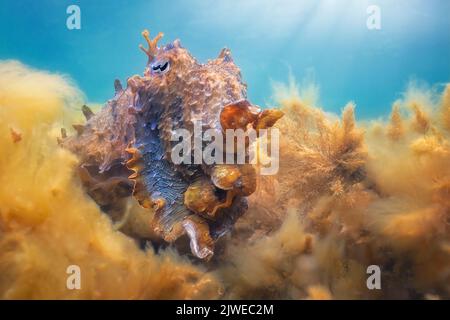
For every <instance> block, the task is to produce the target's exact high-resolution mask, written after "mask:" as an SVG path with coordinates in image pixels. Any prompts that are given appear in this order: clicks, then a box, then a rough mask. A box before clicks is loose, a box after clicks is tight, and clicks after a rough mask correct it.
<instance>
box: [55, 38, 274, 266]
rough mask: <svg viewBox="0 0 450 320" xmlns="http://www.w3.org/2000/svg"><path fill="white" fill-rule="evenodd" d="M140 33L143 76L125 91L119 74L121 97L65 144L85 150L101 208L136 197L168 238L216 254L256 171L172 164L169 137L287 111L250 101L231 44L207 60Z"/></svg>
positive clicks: (89, 181)
mask: <svg viewBox="0 0 450 320" xmlns="http://www.w3.org/2000/svg"><path fill="white" fill-rule="evenodd" d="M142 34H143V36H144V38H145V39H146V41H147V44H148V48H144V47H143V46H141V49H142V50H143V51H144V52H145V53H146V54H147V56H148V63H147V67H146V69H145V71H144V75H143V76H138V75H135V76H132V77H130V78H129V79H128V81H127V87H126V88H123V87H122V85H121V84H120V82H119V81H117V80H116V82H115V83H114V86H115V95H114V97H113V98H112V99H111V100H109V101H108V103H107V104H106V105H105V106H104V107H103V108H102V110H101V111H100V112H98V113H97V114H93V113H92V112H91V111H90V110H89V108H88V107H86V106H84V107H83V113H84V115H85V116H86V119H87V122H86V124H85V125H75V126H74V128H75V129H76V131H77V134H76V135H73V136H69V137H67V136H66V134H65V131H63V134H62V139H61V140H60V143H61V145H62V146H63V147H65V148H67V149H69V150H71V151H72V152H74V153H76V154H77V155H78V156H79V158H80V160H81V164H80V170H79V172H80V177H81V180H82V182H83V184H84V185H85V187H86V188H87V192H88V194H89V195H90V196H91V197H92V198H93V199H94V200H95V201H96V202H97V203H99V205H100V206H102V208H103V209H105V210H111V208H114V207H120V205H119V204H120V201H121V199H123V198H124V197H128V196H129V195H131V194H133V195H134V196H135V197H136V199H137V200H138V201H139V203H140V204H141V205H142V206H143V207H145V208H149V209H150V208H151V209H153V210H154V212H155V214H154V216H153V218H152V220H151V221H149V223H148V227H149V228H151V229H152V230H153V231H154V232H155V233H156V234H157V235H158V236H159V237H160V238H161V239H163V240H164V241H167V242H174V241H175V240H176V239H178V238H179V237H181V236H182V235H187V236H188V237H189V239H190V247H191V251H192V253H193V254H194V255H195V256H196V257H198V258H201V259H209V258H211V256H212V255H213V253H214V243H215V241H216V240H217V239H218V238H219V237H221V236H222V235H223V234H225V233H226V232H227V231H229V230H230V229H231V228H232V226H233V225H234V223H235V222H236V220H237V219H238V218H239V217H240V216H241V215H242V214H244V212H245V211H246V210H247V201H246V197H247V196H249V195H250V194H252V193H253V192H254V190H255V188H256V171H255V169H254V168H253V166H252V165H250V164H239V165H238V164H235V165H234V164H209V165H207V164H205V163H202V164H174V162H173V161H172V158H171V151H172V148H173V147H174V146H175V145H176V144H177V143H179V141H171V135H172V133H173V132H175V130H177V129H186V130H189V132H191V133H193V132H194V123H195V122H197V121H201V124H202V127H201V130H202V132H204V131H205V130H207V129H212V130H214V131H215V132H217V133H218V134H223V136H224V137H225V134H224V132H225V130H226V129H243V130H244V131H245V130H248V129H250V128H252V129H256V130H259V129H262V128H268V127H271V126H272V125H273V124H274V123H275V121H276V120H277V119H279V118H280V117H281V116H282V113H281V112H280V111H278V110H276V109H274V110H267V109H266V110H264V111H261V110H260V109H259V108H258V107H256V106H253V105H252V104H251V103H250V102H248V101H247V94H246V85H245V84H244V83H243V82H242V79H241V73H240V70H239V68H238V67H237V66H236V65H235V64H234V62H233V59H232V58H231V55H230V51H229V50H228V49H223V50H222V51H221V52H220V54H219V56H218V57H217V58H216V59H214V60H210V61H208V62H207V63H205V64H201V63H198V62H197V61H196V60H195V58H194V57H193V56H192V55H191V54H190V53H189V52H188V51H187V50H186V49H185V48H183V47H182V46H181V44H180V42H179V40H175V41H174V42H172V43H169V44H167V45H166V46H163V47H158V46H157V41H158V40H159V39H160V38H161V37H162V34H161V33H160V34H158V35H157V36H156V37H155V38H154V39H153V40H152V39H150V38H149V32H148V31H146V30H145V31H144V32H143V33H142ZM192 140H193V139H192ZM191 143H192V144H193V141H192V142H191ZM225 143H226V141H225V139H224V142H223V148H222V151H221V152H224V153H225V149H226V148H225ZM192 157H194V155H192ZM224 159H225V157H224ZM191 163H194V162H191Z"/></svg>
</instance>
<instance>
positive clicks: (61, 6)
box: [0, 0, 450, 118]
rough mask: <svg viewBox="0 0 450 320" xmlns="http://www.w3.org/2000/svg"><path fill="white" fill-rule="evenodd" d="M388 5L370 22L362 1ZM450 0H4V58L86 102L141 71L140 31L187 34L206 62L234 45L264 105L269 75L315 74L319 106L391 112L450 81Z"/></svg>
mask: <svg viewBox="0 0 450 320" xmlns="http://www.w3.org/2000/svg"><path fill="white" fill-rule="evenodd" d="M70 4H77V5H79V6H80V8H81V30H68V29H67V27H66V19H67V17H68V15H67V14H66V8H67V6H68V5H70ZM369 4H375V5H378V6H379V7H380V9H381V30H368V29H367V27H366V19H367V18H368V14H367V13H366V8H367V6H368V5H369ZM449 17H450V1H447V0H420V1H419V0H395V1H394V0H385V1H381V0H379V1H376V0H373V1H365V0H322V1H320V0H315V1H314V0H307V1H306V0H305V1H301V0H290V1H288V0H284V1H276V0H241V1H231V0H221V1H217V0H215V1H210V0H201V1H200V0H190V1H181V0H171V1H162V0H161V1H148V0H147V1H145V0H135V1H125V0H114V1H112V0H82V1H75V0H72V1H69V0H39V1H32V0H29V1H24V0H22V1H20V0H0V59H18V60H20V61H22V62H24V63H25V64H28V65H30V66H33V67H35V68H39V69H46V70H50V71H56V72H60V73H64V74H68V75H70V77H71V78H73V79H74V81H75V82H76V83H77V84H78V86H79V87H80V88H81V89H82V90H83V92H84V93H85V94H86V97H87V99H88V101H92V102H104V101H105V100H106V99H108V98H110V97H112V95H113V80H114V79H115V78H119V79H122V80H123V81H125V80H126V78H127V77H128V76H131V75H133V74H140V73H141V72H142V71H143V69H144V66H145V63H146V57H145V55H144V54H143V53H142V52H141V51H140V50H139V49H138V44H139V43H143V39H142V38H141V35H140V32H141V31H142V30H143V29H144V28H148V29H150V31H151V34H152V35H154V34H155V33H156V32H158V31H163V32H164V33H165V37H164V38H163V42H165V41H172V40H174V39H176V38H180V39H181V42H182V44H183V45H184V46H185V47H187V48H188V49H189V50H190V51H191V53H192V54H193V55H194V56H196V57H197V58H198V59H199V60H200V61H206V60H207V59H209V58H214V57H216V56H217V54H218V53H219V51H220V49H221V48H222V47H224V46H227V47H229V48H231V49H232V52H233V57H234V59H235V61H236V63H237V64H238V65H239V66H240V67H241V70H242V73H243V76H244V79H245V81H246V82H247V84H248V88H249V98H250V100H251V101H252V102H254V103H256V104H259V105H268V104H270V103H271V101H272V100H271V97H272V89H271V85H272V82H273V81H287V79H288V75H289V72H292V74H293V75H294V76H295V77H296V78H297V79H299V80H301V79H302V78H303V77H305V76H306V75H309V77H310V78H311V75H312V76H313V78H314V79H315V81H316V82H317V84H318V85H319V86H320V105H322V106H323V108H324V109H325V110H328V111H334V112H339V111H340V110H341V109H342V107H343V106H344V105H345V104H346V103H347V102H348V101H350V100H352V101H354V102H355V103H356V104H357V115H358V117H359V118H372V117H378V116H385V115H386V114H387V113H388V112H389V109H390V106H391V103H392V102H393V101H394V100H395V99H397V98H399V97H400V96H401V93H402V91H404V90H405V88H406V86H407V84H408V82H409V81H411V80H412V79H417V80H420V81H424V82H426V83H428V84H430V85H436V84H437V85H439V84H442V83H445V82H448V81H450V18H449Z"/></svg>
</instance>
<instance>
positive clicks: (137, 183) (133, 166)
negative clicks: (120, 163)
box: [125, 147, 154, 209]
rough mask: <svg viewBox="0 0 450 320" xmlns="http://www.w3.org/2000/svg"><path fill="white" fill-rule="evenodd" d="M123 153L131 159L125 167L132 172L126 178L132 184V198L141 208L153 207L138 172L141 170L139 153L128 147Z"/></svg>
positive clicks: (152, 202)
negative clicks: (126, 153)
mask: <svg viewBox="0 0 450 320" xmlns="http://www.w3.org/2000/svg"><path fill="white" fill-rule="evenodd" d="M125 151H126V152H128V153H129V154H130V155H131V158H130V159H129V160H128V161H127V162H126V167H127V168H128V169H129V170H131V171H132V172H133V173H132V174H131V175H130V176H129V177H128V179H130V180H131V181H133V183H134V185H133V196H134V197H135V198H136V200H137V201H138V202H139V204H140V205H141V206H142V207H144V208H146V209H150V208H152V207H154V201H153V200H152V199H151V198H150V195H149V193H148V192H147V189H146V188H145V186H144V184H143V182H142V179H141V176H140V172H141V171H142V169H143V165H142V162H141V158H142V156H141V153H140V152H139V150H138V149H136V148H133V147H128V148H127V149H125Z"/></svg>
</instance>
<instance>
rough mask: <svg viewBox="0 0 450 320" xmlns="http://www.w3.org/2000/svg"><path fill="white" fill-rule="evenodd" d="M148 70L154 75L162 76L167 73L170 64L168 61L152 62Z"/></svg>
mask: <svg viewBox="0 0 450 320" xmlns="http://www.w3.org/2000/svg"><path fill="white" fill-rule="evenodd" d="M150 68H151V71H152V73H154V74H163V73H166V72H167V71H169V68H170V63H169V60H158V61H155V62H153V63H152V65H151V66H150Z"/></svg>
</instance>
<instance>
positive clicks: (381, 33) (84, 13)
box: [0, 0, 450, 299]
mask: <svg viewBox="0 0 450 320" xmlns="http://www.w3.org/2000/svg"><path fill="white" fill-rule="evenodd" d="M70 4H77V5H79V6H80V8H81V21H82V25H81V30H68V29H67V28H66V19H67V16H68V15H67V14H66V8H67V6H68V5H70ZM371 4H376V5H379V7H380V9H381V30H368V29H367V27H366V20H367V17H368V14H367V12H366V9H367V7H368V6H369V5H371ZM449 9H450V2H448V1H438V0H433V1H414V0H411V1H403V0H399V1H373V2H372V1H356V0H355V1H350V0H348V1H331V0H330V1H240V2H239V3H238V2H237V1H165V2H163V1H160V2H156V1H133V2H128V1H114V2H113V1H101V0H99V1H56V0H55V1H49V0H45V1H39V2H37V1H20V2H19V1H2V2H1V3H0V298H2V299H49V298H53V299H80V298H81V299H196V298H205V299H229V298H234V299H258V298H265V299H399V298H401V299H449V298H450V200H449V199H450V84H449V80H450V61H449V59H448V58H449V56H450V55H449V53H450V22H449V21H450V20H449V19H448V13H449V12H450V10H449ZM145 28H148V29H150V31H151V34H152V36H154V35H155V34H156V33H157V32H159V31H161V32H164V33H165V36H164V38H163V39H162V41H161V42H162V43H166V42H168V41H172V40H173V39H176V38H180V40H181V43H182V44H183V45H184V46H185V47H186V48H188V49H189V50H190V52H191V53H192V54H193V56H195V57H196V58H198V59H199V60H200V61H201V62H205V61H206V60H208V59H213V58H215V57H217V55H218V54H219V52H220V50H221V48H222V47H224V46H226V47H229V48H230V49H231V50H232V54H233V58H234V60H235V62H236V64H237V65H238V66H239V67H240V68H241V71H242V75H243V78H244V80H245V81H246V82H247V84H248V90H249V100H251V101H252V102H254V103H257V104H260V105H261V106H265V107H266V106H275V107H277V108H280V109H281V110H282V111H283V112H284V117H283V118H282V119H280V120H279V121H278V122H277V124H276V125H275V126H276V128H278V129H279V130H280V168H279V172H278V173H277V174H276V175H273V176H261V177H259V178H258V180H259V181H258V188H257V190H256V192H255V193H254V194H253V195H252V196H250V197H249V209H248V212H246V214H245V215H244V216H243V217H242V218H241V219H240V220H239V221H238V222H237V223H236V225H235V228H234V230H233V232H231V233H230V234H228V235H227V236H225V237H223V238H222V239H221V241H220V243H218V245H217V252H216V254H215V255H214V257H213V259H212V260H211V261H201V260H198V259H195V258H193V257H192V256H191V255H189V254H183V253H181V252H180V251H179V250H177V248H175V247H173V246H161V247H159V248H158V249H155V248H156V246H155V247H154V246H152V245H151V242H152V241H153V239H152V235H151V234H150V232H149V230H148V229H149V228H148V221H149V219H150V218H151V217H152V215H154V212H153V211H152V210H147V209H143V208H142V207H140V206H139V205H138V204H137V201H135V200H134V199H132V198H131V197H130V199H126V201H127V205H126V212H124V213H123V219H120V217H119V221H117V220H114V219H112V218H111V217H110V216H108V215H106V214H105V213H104V212H102V210H101V208H100V207H99V206H98V205H97V203H96V202H94V201H93V199H92V198H91V197H89V196H88V195H87V194H86V190H85V189H84V188H83V185H82V183H81V181H80V178H79V176H78V175H77V168H78V165H79V161H80V159H79V158H78V157H77V156H76V155H75V154H73V153H72V152H70V151H69V150H67V149H63V148H61V147H60V145H59V144H58V142H57V141H58V140H57V139H58V138H60V137H61V128H63V127H64V128H66V129H67V133H68V134H69V135H75V134H76V132H75V130H73V129H72V128H71V125H72V124H78V123H82V122H83V121H85V119H84V118H83V114H82V112H81V106H82V105H83V104H85V103H86V104H88V105H89V106H91V107H92V109H93V110H94V112H98V109H99V108H100V105H103V104H104V103H105V101H106V100H107V99H110V98H111V97H112V96H113V94H114V86H113V82H114V79H115V78H120V79H121V80H122V83H126V82H125V80H126V79H127V78H128V77H130V76H132V75H133V74H141V73H142V72H143V70H144V67H145V63H146V57H145V55H144V54H143V53H142V52H141V51H140V50H139V49H138V44H139V43H143V39H142V36H141V31H142V30H143V29H145ZM352 101H353V102H352ZM136 238H146V239H148V240H149V241H148V242H147V245H145V246H142V243H141V242H137V241H135V239H136ZM73 264H75V265H78V266H80V268H81V270H82V280H81V288H80V290H68V288H67V286H66V283H67V282H66V281H67V276H68V274H67V272H66V270H67V267H68V266H70V265H73ZM370 265H378V266H380V268H381V271H382V281H381V287H382V289H381V290H369V289H368V287H367V283H366V280H367V277H368V274H367V272H366V270H367V267H368V266H370Z"/></svg>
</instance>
